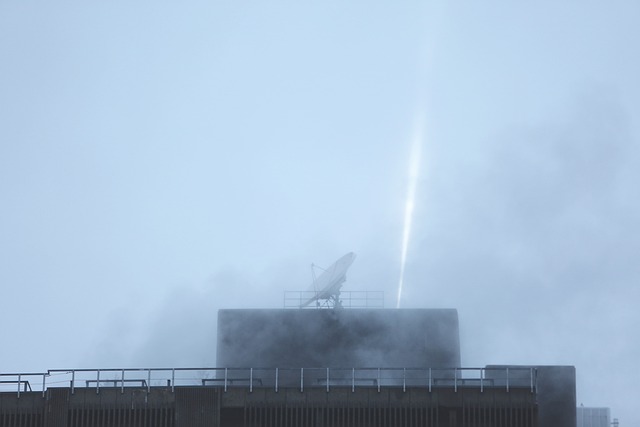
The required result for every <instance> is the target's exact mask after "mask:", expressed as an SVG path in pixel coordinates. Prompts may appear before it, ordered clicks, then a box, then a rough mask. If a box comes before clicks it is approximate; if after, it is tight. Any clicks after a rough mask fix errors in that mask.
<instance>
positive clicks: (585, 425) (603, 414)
mask: <svg viewBox="0 0 640 427" xmlns="http://www.w3.org/2000/svg"><path fill="white" fill-rule="evenodd" d="M576 420H577V423H578V427H610V426H611V411H610V409H609V408H586V407H584V406H579V407H578V408H577V411H576Z"/></svg>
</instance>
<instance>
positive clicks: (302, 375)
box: [300, 368, 304, 393]
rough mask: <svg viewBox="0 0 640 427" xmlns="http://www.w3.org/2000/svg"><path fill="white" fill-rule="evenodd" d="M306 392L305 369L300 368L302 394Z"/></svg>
mask: <svg viewBox="0 0 640 427" xmlns="http://www.w3.org/2000/svg"><path fill="white" fill-rule="evenodd" d="M303 391H304V368H300V393H302V392H303Z"/></svg>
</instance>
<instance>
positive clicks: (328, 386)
mask: <svg viewBox="0 0 640 427" xmlns="http://www.w3.org/2000/svg"><path fill="white" fill-rule="evenodd" d="M327 393H329V368H327Z"/></svg>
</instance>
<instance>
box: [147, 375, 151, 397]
mask: <svg viewBox="0 0 640 427" xmlns="http://www.w3.org/2000/svg"><path fill="white" fill-rule="evenodd" d="M149 393H151V369H147V394H149Z"/></svg>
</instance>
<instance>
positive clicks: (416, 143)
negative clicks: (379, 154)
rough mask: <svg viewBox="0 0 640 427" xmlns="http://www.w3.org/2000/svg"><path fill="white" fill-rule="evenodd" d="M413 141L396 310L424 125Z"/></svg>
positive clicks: (407, 244) (404, 262)
mask: <svg viewBox="0 0 640 427" xmlns="http://www.w3.org/2000/svg"><path fill="white" fill-rule="evenodd" d="M414 132H415V133H414V135H413V139H412V141H411V157H410V160H409V187H408V190H407V201H406V204H405V210H404V229H403V232H402V252H401V255H400V281H399V283H398V302H397V304H396V308H400V300H401V299H402V285H403V284H404V270H405V265H406V264H407V252H408V249H409V237H410V236H411V223H412V222H413V209H414V206H415V197H416V186H417V184H418V173H419V170H420V152H421V151H422V150H421V148H422V147H421V146H422V123H421V122H420V121H419V122H418V123H417V126H416V129H415V131H414Z"/></svg>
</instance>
